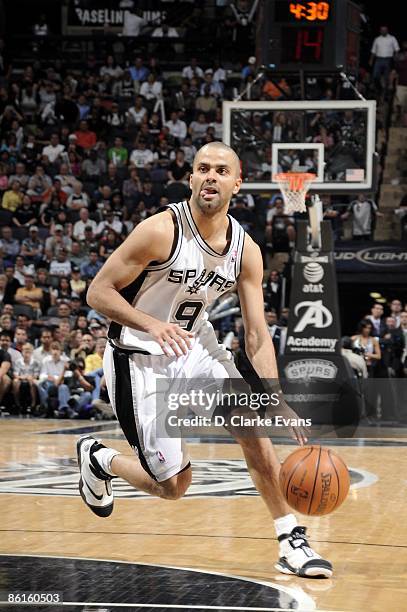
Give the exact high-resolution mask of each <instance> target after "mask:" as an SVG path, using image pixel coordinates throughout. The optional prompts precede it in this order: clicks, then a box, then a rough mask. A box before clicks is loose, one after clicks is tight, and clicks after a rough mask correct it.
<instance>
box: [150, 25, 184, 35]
mask: <svg viewBox="0 0 407 612" xmlns="http://www.w3.org/2000/svg"><path fill="white" fill-rule="evenodd" d="M151 36H152V37H153V38H164V37H166V38H178V37H179V34H178V32H177V30H176V29H175V28H168V30H167V32H166V33H165V34H164V31H163V29H162V27H161V26H159V27H158V28H156V29H155V30H153V33H152V35H151Z"/></svg>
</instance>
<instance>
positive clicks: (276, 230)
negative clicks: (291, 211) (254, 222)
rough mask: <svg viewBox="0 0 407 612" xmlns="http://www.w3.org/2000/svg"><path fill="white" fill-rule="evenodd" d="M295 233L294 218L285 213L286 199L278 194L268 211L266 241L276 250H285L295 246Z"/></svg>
mask: <svg viewBox="0 0 407 612" xmlns="http://www.w3.org/2000/svg"><path fill="white" fill-rule="evenodd" d="M295 235H296V234H295V226H294V220H293V218H292V217H290V216H288V215H286V214H285V212H284V201H283V199H282V198H281V197H280V196H277V197H276V198H274V199H273V200H272V201H271V207H270V208H269V210H268V211H267V217H266V242H267V243H268V244H269V245H270V246H271V248H272V249H273V251H274V252H276V251H277V252H278V251H281V252H285V251H288V250H289V249H291V248H292V247H293V246H294V244H295Z"/></svg>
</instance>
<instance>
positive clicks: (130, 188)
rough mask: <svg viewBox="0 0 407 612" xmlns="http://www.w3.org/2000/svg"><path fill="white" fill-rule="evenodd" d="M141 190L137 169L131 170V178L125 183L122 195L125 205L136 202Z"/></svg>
mask: <svg viewBox="0 0 407 612" xmlns="http://www.w3.org/2000/svg"><path fill="white" fill-rule="evenodd" d="M141 189H142V187H141V181H140V176H139V174H138V171H137V168H131V170H130V177H129V178H128V179H126V180H125V181H124V182H123V189H122V193H123V197H124V203H125V205H131V204H133V203H134V202H135V201H136V199H137V197H138V195H139V193H140V191H141Z"/></svg>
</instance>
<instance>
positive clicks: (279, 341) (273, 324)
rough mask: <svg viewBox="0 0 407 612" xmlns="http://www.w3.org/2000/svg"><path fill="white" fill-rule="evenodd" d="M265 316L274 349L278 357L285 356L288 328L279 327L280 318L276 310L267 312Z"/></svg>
mask: <svg viewBox="0 0 407 612" xmlns="http://www.w3.org/2000/svg"><path fill="white" fill-rule="evenodd" d="M264 315H265V319H266V323H267V327H268V330H269V332H270V336H271V338H272V340H273V344H274V349H275V351H276V353H277V355H283V354H284V348H285V343H286V338H287V328H286V327H283V326H280V325H278V317H277V313H276V311H275V310H266V311H265V313H264Z"/></svg>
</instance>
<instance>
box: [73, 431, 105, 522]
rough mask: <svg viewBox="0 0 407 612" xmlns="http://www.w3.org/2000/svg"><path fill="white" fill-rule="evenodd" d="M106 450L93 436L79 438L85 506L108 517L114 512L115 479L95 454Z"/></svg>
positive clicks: (80, 468) (81, 491)
mask: <svg viewBox="0 0 407 612" xmlns="http://www.w3.org/2000/svg"><path fill="white" fill-rule="evenodd" d="M101 448H106V447H105V446H104V445H103V444H102V443H101V442H98V441H97V440H95V438H92V436H83V437H81V438H79V440H78V442H77V444H76V449H77V455H78V465H79V470H80V473H81V477H80V479H79V492H80V494H81V497H82V499H83V501H84V502H85V504H86V505H87V506H88V508H90V509H91V510H92V512H94V513H95V514H97V516H102V517H107V516H110V515H111V513H112V511H113V491H112V483H111V480H112V478H114V477H113V476H111V475H110V474H107V473H106V472H105V471H104V470H103V469H102V468H101V466H100V465H99V463H98V461H97V459H96V458H95V457H94V453H95V452H96V451H98V450H100V449H101Z"/></svg>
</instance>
